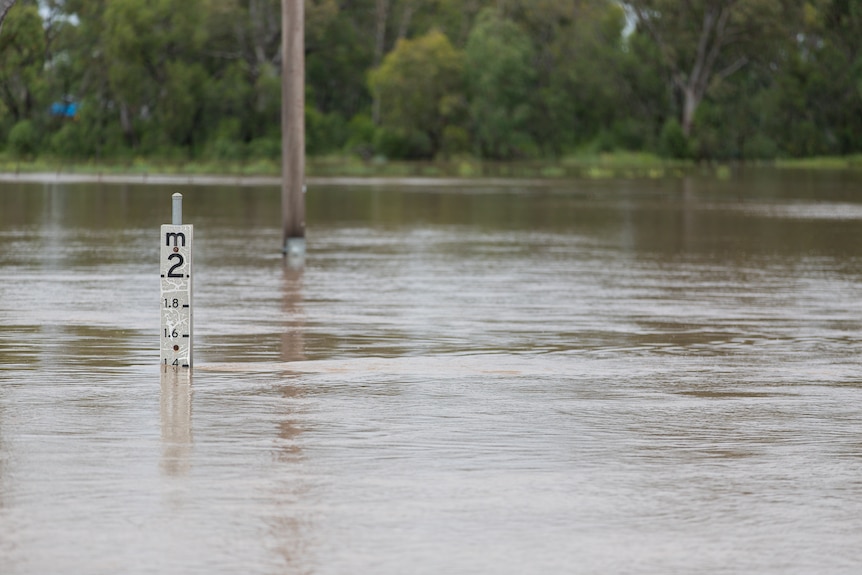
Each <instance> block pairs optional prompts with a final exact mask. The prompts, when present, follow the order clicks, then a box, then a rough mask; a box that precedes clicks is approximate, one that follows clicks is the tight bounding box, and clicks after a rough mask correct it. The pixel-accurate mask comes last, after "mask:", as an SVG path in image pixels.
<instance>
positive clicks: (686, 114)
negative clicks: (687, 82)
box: [682, 86, 700, 138]
mask: <svg viewBox="0 0 862 575" xmlns="http://www.w3.org/2000/svg"><path fill="white" fill-rule="evenodd" d="M682 93H683V105H682V133H683V134H685V137H686V138H688V137H689V136H691V127H692V126H693V125H694V113H695V112H697V106H698V104H700V98H699V97H698V95H697V93H696V91H695V88H694V87H693V86H685V87H684V88H683V90H682Z"/></svg>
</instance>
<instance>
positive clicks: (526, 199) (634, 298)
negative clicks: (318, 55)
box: [0, 172, 862, 575]
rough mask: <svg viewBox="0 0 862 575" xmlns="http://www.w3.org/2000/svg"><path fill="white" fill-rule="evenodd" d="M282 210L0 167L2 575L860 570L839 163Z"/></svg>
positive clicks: (368, 189) (861, 282)
mask: <svg viewBox="0 0 862 575" xmlns="http://www.w3.org/2000/svg"><path fill="white" fill-rule="evenodd" d="M176 191H181V192H182V193H183V194H184V196H185V209H184V215H185V220H186V222H188V223H192V224H194V225H195V270H196V278H195V297H196V300H195V303H196V316H195V328H196V333H195V337H196V351H195V358H196V361H197V366H196V368H195V370H194V374H193V375H192V376H191V377H185V376H179V377H176V376H172V375H171V374H168V376H163V375H162V374H160V372H159V368H158V365H157V364H158V330H159V307H158V305H159V282H158V269H157V267H158V231H159V225H160V224H162V223H166V222H168V221H169V220H170V194H171V193H173V192H176ZM307 201H308V230H309V237H308V248H309V250H308V258H307V261H306V264H305V266H304V268H302V269H292V268H290V267H286V266H285V265H284V262H283V261H282V258H281V256H280V254H279V253H278V244H279V237H280V229H279V226H280V223H279V221H278V213H279V192H278V190H277V189H274V188H266V187H261V188H236V187H188V188H181V187H155V186H152V187H144V186H138V187H136V186H121V185H113V186H112V185H88V184H75V185H64V184H51V185H39V184H32V183H31V184H15V183H6V184H2V185H0V572H2V573H3V574H4V575H21V574H44V573H80V574H102V573H104V574H115V573H130V574H134V573H178V574H180V573H182V574H187V573H207V574H218V573H224V574H234V573H255V574H257V573H261V574H264V573H265V574H269V573H272V574H285V573H291V574H292V573H308V574H336V573H376V574H401V573H428V574H438V573H468V574H472V573H476V574H478V573H483V574H484V573H512V574H522V573H575V574H594V573H595V574H605V573H639V574H640V573H644V574H656V575H659V574H661V575H665V574H669V573H699V574H719V573H766V574H782V575H784V574H794V573H798V574H809V573H832V574H838V573H842V574H843V573H847V574H851V573H854V574H855V573H858V569H859V565H860V564H862V546H860V543H862V370H860V367H862V365H860V361H859V357H860V352H862V241H860V240H862V179H854V178H853V177H851V176H848V175H838V174H829V173H814V174H811V173H803V172H792V173H781V174H776V173H774V172H754V173H751V172H749V173H747V174H740V175H736V176H734V177H733V178H732V179H730V180H727V181H722V182H717V181H715V180H711V179H698V178H693V179H689V180H684V181H683V180H673V181H645V182H637V181H628V182H618V181H603V182H580V183H560V184H544V185H529V184H521V185H512V186H507V187H490V186H482V185H473V186H470V187H458V186H454V187H453V186H446V187H435V186H433V185H429V186H427V187H415V186H414V187H409V188H406V187H398V186H387V187H373V186H321V185H318V186H313V185H312V186H310V189H309V193H308V196H307Z"/></svg>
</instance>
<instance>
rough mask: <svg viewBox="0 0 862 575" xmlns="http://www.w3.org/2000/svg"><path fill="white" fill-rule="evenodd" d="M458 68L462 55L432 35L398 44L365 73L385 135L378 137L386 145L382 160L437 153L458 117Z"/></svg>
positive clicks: (440, 35)
mask: <svg viewBox="0 0 862 575" xmlns="http://www.w3.org/2000/svg"><path fill="white" fill-rule="evenodd" d="M463 66H464V64H463V56H462V54H461V53H460V52H458V51H457V50H455V48H454V47H453V46H452V44H451V43H450V42H449V39H448V38H446V36H445V35H443V33H442V32H440V31H438V30H433V31H431V32H429V33H428V34H426V35H425V36H422V37H420V38H417V39H416V40H400V41H399V42H398V44H397V45H396V47H395V49H394V50H393V51H392V52H391V53H389V55H387V56H386V58H385V59H384V60H383V63H382V65H381V66H380V67H379V68H377V69H376V70H373V71H372V72H371V73H370V75H369V84H370V85H371V89H372V90H373V91H374V92H375V93H376V95H377V96H378V98H379V99H380V109H381V118H382V125H383V127H384V128H386V129H387V132H386V134H384V135H383V136H381V138H382V141H384V142H388V143H387V144H386V145H385V148H386V150H385V151H384V153H385V154H386V155H387V156H391V157H396V158H406V157H433V156H434V155H436V154H437V153H438V152H440V151H441V149H442V144H443V131H444V130H445V128H446V126H448V125H451V124H457V123H458V122H459V121H460V120H461V117H462V115H463V114H462V113H463V108H464V105H463V102H464V93H463V82H462V78H463V76H462V74H463ZM396 141H400V143H401V144H400V146H399V145H394V142H396ZM402 146H403V147H402Z"/></svg>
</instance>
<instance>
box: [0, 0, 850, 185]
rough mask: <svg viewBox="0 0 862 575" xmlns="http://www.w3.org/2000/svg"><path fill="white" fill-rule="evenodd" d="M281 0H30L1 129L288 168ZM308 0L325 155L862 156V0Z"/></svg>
mask: <svg viewBox="0 0 862 575" xmlns="http://www.w3.org/2000/svg"><path fill="white" fill-rule="evenodd" d="M280 6H281V2H280V0H253V1H252V0H249V1H241V2H235V1H232V0H231V1H227V0H64V1H62V2H59V1H55V0H51V1H47V2H37V1H36V0H18V2H17V3H16V5H15V7H14V8H13V10H12V11H11V12H9V15H8V18H7V19H6V20H5V22H4V24H3V30H2V33H0V147H3V148H5V149H6V150H8V151H9V153H14V154H16V155H17V156H19V157H24V156H27V157H30V156H35V155H39V154H47V155H52V156H56V157H62V158H71V159H81V160H89V159H96V160H111V159H118V160H123V161H126V162H132V161H133V160H134V158H144V159H143V160H141V161H142V162H144V163H146V165H147V166H152V165H153V163H152V162H153V160H152V159H153V158H173V159H175V160H177V161H194V160H201V161H203V162H211V163H213V164H225V163H230V162H239V163H242V164H243V165H246V166H250V165H258V166H267V168H266V169H271V167H272V166H273V165H277V162H278V161H279V159H280V155H281V83H282V79H281V77H280V45H281V35H280V18H279V15H280ZM305 6H306V110H305V120H306V145H307V151H308V153H309V154H313V155H326V154H332V153H338V152H347V153H349V154H352V155H355V156H358V157H360V158H362V159H365V160H370V159H371V158H374V157H375V156H381V155H382V156H386V157H390V158H404V159H428V158H458V161H466V162H467V163H466V164H465V165H468V166H469V165H472V164H471V163H470V162H473V161H475V160H476V158H473V159H472V160H465V158H469V157H470V156H471V155H473V156H479V157H482V158H489V159H495V160H510V159H520V158H537V157H543V156H544V157H553V156H566V155H569V154H571V153H578V154H583V153H593V154H604V153H609V152H610V153H614V154H618V153H619V152H620V151H621V150H632V151H638V152H646V153H660V154H662V155H663V156H665V157H673V158H693V159H697V160H700V159H705V160H711V159H719V160H741V161H744V160H747V159H771V158H776V157H805V156H811V155H825V154H829V155H852V154H860V153H862V3H860V2H851V1H848V0H808V1H803V0H736V1H735V2H714V1H712V0H692V1H691V2H677V1H676V0H631V1H627V2H625V3H620V2H617V1H615V0H506V1H505V2H498V1H497V0H470V1H469V2H466V1H464V0H386V1H380V0H352V1H351V2H343V1H340V0H305ZM623 6H625V7H626V9H627V10H629V12H626V11H624V9H623ZM637 14H640V20H637V19H635V20H632V19H631V18H632V15H637ZM722 14H725V15H726V18H725V19H724V20H722V19H721V18H722ZM627 16H628V17H627ZM711 18H718V19H711ZM719 22H724V24H723V26H724V28H719V27H717V26H716V25H717V24H718V23H719ZM632 24H634V27H633V29H632V28H631V26H630V25H632ZM705 30H707V31H708V32H709V33H708V34H707V36H704V35H703V34H704V31H705ZM716 42H717V43H716ZM701 45H703V46H704V47H705V48H704V50H703V51H700V52H699V46H701ZM698 62H700V64H698ZM375 63H377V64H378V65H376V64H375ZM64 101H74V102H76V103H77V104H78V105H79V113H78V116H77V118H76V119H75V120H74V121H69V120H68V119H63V118H59V117H56V116H52V115H51V112H50V110H51V105H52V104H53V103H55V102H64ZM359 163H360V164H361V162H359Z"/></svg>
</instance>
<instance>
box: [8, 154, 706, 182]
mask: <svg viewBox="0 0 862 575" xmlns="http://www.w3.org/2000/svg"><path fill="white" fill-rule="evenodd" d="M695 168H696V165H695V164H694V163H692V162H680V161H670V160H664V159H662V158H659V157H657V156H653V155H649V154H636V153H614V154H601V155H590V156H577V157H568V158H563V159H559V160H547V161H518V162H486V161H480V160H477V159H475V158H469V157H464V158H456V159H450V160H444V161H433V162H432V161H429V162H403V161H388V160H384V159H380V158H375V159H371V160H363V159H362V158H359V157H356V156H325V157H310V158H308V160H307V167H306V172H307V175H308V176H309V177H401V178H404V177H426V178H434V177H439V178H612V177H622V178H644V177H647V178H659V177H668V176H680V175H683V174H684V173H686V172H687V171H689V170H692V169H695ZM0 172H5V173H37V172H41V173H58V174H164V175H224V176H278V175H279V174H280V173H281V165H280V163H279V162H277V161H274V160H250V161H188V162H177V161H175V160H162V159H159V158H135V159H134V160H129V161H110V160H101V161H94V160H81V161H77V162H73V161H69V160H60V159H55V158H44V157H41V158H37V159H33V160H22V159H16V158H11V157H8V156H3V155H0Z"/></svg>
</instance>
